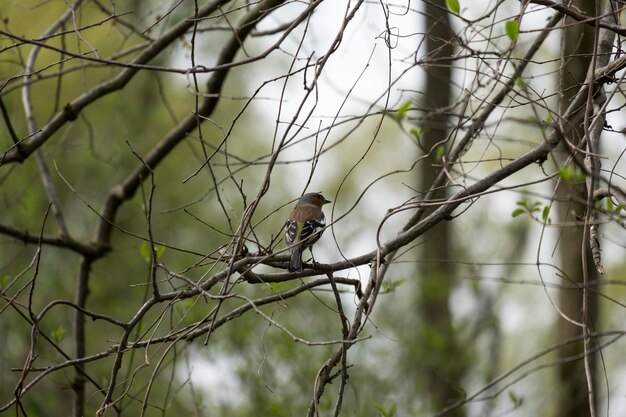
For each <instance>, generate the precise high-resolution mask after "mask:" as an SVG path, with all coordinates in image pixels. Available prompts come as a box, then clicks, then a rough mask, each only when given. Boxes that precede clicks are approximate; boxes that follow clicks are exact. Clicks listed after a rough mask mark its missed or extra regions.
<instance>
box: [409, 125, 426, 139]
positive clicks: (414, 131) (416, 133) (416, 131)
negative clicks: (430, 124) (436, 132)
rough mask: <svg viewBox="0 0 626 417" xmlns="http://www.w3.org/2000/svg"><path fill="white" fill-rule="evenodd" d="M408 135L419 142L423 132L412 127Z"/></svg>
mask: <svg viewBox="0 0 626 417" xmlns="http://www.w3.org/2000/svg"><path fill="white" fill-rule="evenodd" d="M409 133H411V134H412V135H413V136H415V139H417V140H419V139H420V137H421V136H422V133H423V132H422V129H420V128H417V127H414V128H412V129H411V130H409Z"/></svg>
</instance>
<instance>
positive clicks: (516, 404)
mask: <svg viewBox="0 0 626 417" xmlns="http://www.w3.org/2000/svg"><path fill="white" fill-rule="evenodd" d="M509 399H510V400H511V402H512V403H513V406H514V407H515V408H518V407H520V406H521V405H522V404H523V403H524V398H523V397H518V396H517V395H515V393H514V392H513V391H509Z"/></svg>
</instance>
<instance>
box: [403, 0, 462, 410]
mask: <svg viewBox="0 0 626 417" xmlns="http://www.w3.org/2000/svg"><path fill="white" fill-rule="evenodd" d="M425 12H426V31H427V37H426V42H425V45H426V50H427V58H428V60H430V61H431V62H433V64H429V65H427V66H426V67H425V71H426V86H425V90H424V97H423V99H422V100H421V104H422V106H423V107H424V109H425V111H426V112H427V117H426V118H425V120H427V124H425V125H424V126H423V129H422V132H423V135H422V137H421V143H422V145H423V148H424V150H425V152H427V153H428V157H427V158H426V160H424V161H423V162H422V164H421V165H420V169H419V170H418V179H417V183H418V189H419V190H421V191H424V192H426V191H427V190H428V189H429V188H431V186H432V184H433V182H434V180H435V178H436V177H437V174H438V172H439V170H440V168H439V167H438V166H439V165H440V163H441V161H440V156H438V152H437V148H438V146H439V144H442V143H443V141H445V140H446V138H447V135H448V129H447V126H448V124H449V122H448V110H447V109H448V107H449V106H450V104H451V102H452V98H451V94H452V88H451V75H452V68H451V65H450V63H449V62H446V61H445V60H443V61H442V60H441V59H442V58H444V59H445V58H447V57H451V56H452V54H453V52H454V51H453V46H452V42H451V40H452V31H451V29H450V18H449V14H448V11H447V7H446V2H445V1H444V0H437V1H433V2H425ZM446 194H447V193H446V191H445V190H444V189H442V190H441V191H439V192H437V193H436V194H435V195H434V198H443V197H445V196H446ZM450 237H451V230H450V223H448V222H441V223H439V224H438V225H437V226H435V227H434V228H433V229H431V230H430V231H429V232H428V233H426V234H425V235H424V238H425V243H424V245H422V253H421V255H422V259H424V260H425V261H424V262H422V263H421V264H420V265H419V269H418V271H417V274H418V279H417V282H418V288H417V291H418V293H417V299H418V302H417V303H416V305H417V314H418V319H419V326H420V329H419V331H418V341H417V343H418V344H419V345H420V346H422V349H423V350H421V349H419V350H420V351H421V352H422V355H420V356H421V357H419V358H416V362H415V366H416V372H417V373H418V379H419V380H422V381H424V382H425V385H424V388H425V389H424V392H427V393H428V394H427V395H428V397H429V398H428V401H429V403H430V408H431V409H432V410H441V409H443V408H445V407H447V406H450V405H451V404H453V403H454V402H455V401H457V400H459V399H460V398H462V397H463V392H462V390H461V389H460V388H459V387H460V383H461V379H462V377H463V375H464V373H465V365H464V361H463V359H462V358H463V355H462V352H461V348H460V346H459V343H458V341H457V338H456V333H455V331H454V328H453V323H452V316H451V312H450V307H449V304H450V296H451V293H452V290H453V287H454V284H455V274H454V266H453V264H452V263H451V262H446V261H445V260H447V259H450V258H451V253H450V252H451V250H452V248H451V246H452V245H451V238H450ZM446 415H447V416H463V415H464V411H463V409H461V408H456V409H454V410H452V411H450V412H449V413H447V414H446Z"/></svg>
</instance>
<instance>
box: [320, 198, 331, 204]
mask: <svg viewBox="0 0 626 417" xmlns="http://www.w3.org/2000/svg"><path fill="white" fill-rule="evenodd" d="M328 203H332V201H330V200H326V199H324V201H322V204H328Z"/></svg>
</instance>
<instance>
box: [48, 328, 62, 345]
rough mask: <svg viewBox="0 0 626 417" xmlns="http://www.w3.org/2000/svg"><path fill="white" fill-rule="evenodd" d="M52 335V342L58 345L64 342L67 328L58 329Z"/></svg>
mask: <svg viewBox="0 0 626 417" xmlns="http://www.w3.org/2000/svg"><path fill="white" fill-rule="evenodd" d="M50 335H51V336H52V340H54V342H55V343H56V344H57V345H58V344H59V343H61V341H62V340H63V336H65V328H63V327H57V328H56V329H54V330H53V331H52V333H51V334H50Z"/></svg>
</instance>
